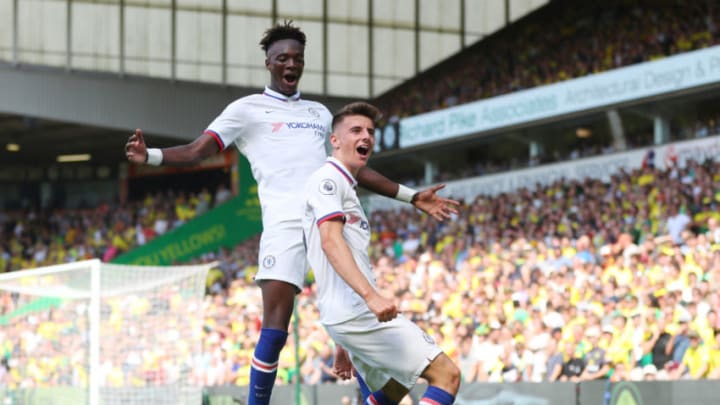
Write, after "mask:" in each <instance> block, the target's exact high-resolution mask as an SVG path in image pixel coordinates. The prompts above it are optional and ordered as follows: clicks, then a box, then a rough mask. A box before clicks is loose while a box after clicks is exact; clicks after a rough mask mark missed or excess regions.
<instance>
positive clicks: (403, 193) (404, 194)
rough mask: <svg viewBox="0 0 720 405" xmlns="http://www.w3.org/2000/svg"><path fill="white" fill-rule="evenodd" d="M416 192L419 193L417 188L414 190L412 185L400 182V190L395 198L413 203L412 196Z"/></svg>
mask: <svg viewBox="0 0 720 405" xmlns="http://www.w3.org/2000/svg"><path fill="white" fill-rule="evenodd" d="M415 194H417V190H413V189H411V188H410V187H407V186H404V185H402V184H400V185H398V191H397V194H396V195H395V199H396V200H400V201H404V202H406V203H412V198H413V196H414V195H415Z"/></svg>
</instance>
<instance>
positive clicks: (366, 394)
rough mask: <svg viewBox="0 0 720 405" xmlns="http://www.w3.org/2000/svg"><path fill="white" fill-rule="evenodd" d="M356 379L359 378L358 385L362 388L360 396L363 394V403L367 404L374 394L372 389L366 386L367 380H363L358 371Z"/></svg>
mask: <svg viewBox="0 0 720 405" xmlns="http://www.w3.org/2000/svg"><path fill="white" fill-rule="evenodd" d="M355 378H357V382H358V385H359V386H360V394H362V403H363V404H364V403H365V402H367V399H368V397H369V396H370V394H372V392H371V391H370V387H368V386H367V384H365V380H363V378H362V376H360V373H358V372H357V371H356V372H355Z"/></svg>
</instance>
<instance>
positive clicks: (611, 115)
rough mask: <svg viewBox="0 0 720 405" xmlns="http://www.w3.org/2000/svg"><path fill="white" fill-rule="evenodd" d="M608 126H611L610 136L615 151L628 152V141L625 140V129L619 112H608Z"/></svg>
mask: <svg viewBox="0 0 720 405" xmlns="http://www.w3.org/2000/svg"><path fill="white" fill-rule="evenodd" d="M606 115H607V118H608V124H609V125H610V134H611V135H612V139H613V146H614V147H615V150H626V149H627V139H626V138H625V129H624V128H623V125H622V118H621V117H620V114H619V113H618V112H617V110H614V109H613V110H608V111H607V113H606Z"/></svg>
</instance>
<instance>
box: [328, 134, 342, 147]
mask: <svg viewBox="0 0 720 405" xmlns="http://www.w3.org/2000/svg"><path fill="white" fill-rule="evenodd" d="M330 144H331V145H332V146H333V149H339V148H340V140H339V139H338V137H337V135H335V132H333V133H332V134H330Z"/></svg>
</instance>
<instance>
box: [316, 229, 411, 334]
mask: <svg viewBox="0 0 720 405" xmlns="http://www.w3.org/2000/svg"><path fill="white" fill-rule="evenodd" d="M343 226H344V224H343V223H342V222H340V221H337V220H329V221H325V222H323V223H321V224H320V225H318V228H319V231H320V240H321V245H322V250H323V253H325V255H326V256H327V258H328V261H329V262H330V264H331V265H332V267H333V269H335V271H336V272H337V273H338V275H339V276H340V277H341V278H342V279H343V280H345V282H346V283H347V284H348V285H349V286H350V288H352V289H353V290H354V291H355V292H356V293H358V295H360V297H362V299H363V300H365V303H366V304H367V306H368V308H369V309H370V311H372V313H373V314H375V316H377V318H378V321H380V322H387V321H390V320H393V319H395V317H396V316H397V313H398V309H397V307H396V306H395V303H394V302H393V301H392V300H389V299H387V298H385V297H383V296H382V295H380V294H379V293H378V292H377V291H376V290H375V288H373V286H372V285H371V284H370V282H369V281H368V279H367V278H365V275H364V274H363V273H362V272H361V271H360V269H359V268H358V266H357V263H355V258H354V257H353V255H352V252H350V248H349V247H348V245H347V242H345V238H344V237H343V233H342V230H343Z"/></svg>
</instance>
